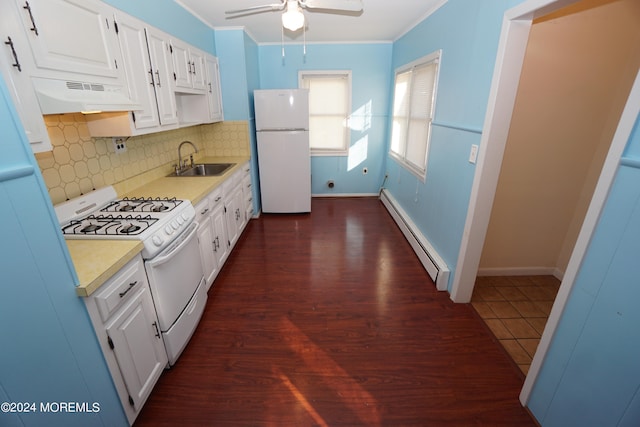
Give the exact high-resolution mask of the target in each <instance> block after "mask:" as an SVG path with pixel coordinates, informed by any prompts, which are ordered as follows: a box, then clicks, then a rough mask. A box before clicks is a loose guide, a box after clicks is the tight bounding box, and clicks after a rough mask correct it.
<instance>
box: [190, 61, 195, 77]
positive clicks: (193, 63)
mask: <svg viewBox="0 0 640 427" xmlns="http://www.w3.org/2000/svg"><path fill="white" fill-rule="evenodd" d="M191 65H193V75H194V76H195V75H196V62H195V61H193V62H192V63H191Z"/></svg>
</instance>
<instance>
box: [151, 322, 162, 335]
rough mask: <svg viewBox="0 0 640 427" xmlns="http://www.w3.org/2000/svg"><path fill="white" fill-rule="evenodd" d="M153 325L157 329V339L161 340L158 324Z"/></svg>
mask: <svg viewBox="0 0 640 427" xmlns="http://www.w3.org/2000/svg"><path fill="white" fill-rule="evenodd" d="M152 325H153V326H154V327H155V328H156V333H155V335H156V337H157V338H160V330H159V329H158V322H153V323H152Z"/></svg>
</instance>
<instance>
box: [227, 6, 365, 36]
mask: <svg viewBox="0 0 640 427" xmlns="http://www.w3.org/2000/svg"><path fill="white" fill-rule="evenodd" d="M302 8H305V9H318V11H319V12H323V11H326V12H330V11H339V12H361V11H362V0H281V1H280V3H275V4H265V5H262V6H253V7H248V8H246V9H238V10H228V11H227V12H226V13H227V15H235V16H242V15H249V14H253V13H261V12H271V11H281V10H285V12H284V13H283V14H282V26H283V27H284V28H286V29H288V30H291V31H296V30H299V29H300V28H302V27H303V26H304V15H303V14H302Z"/></svg>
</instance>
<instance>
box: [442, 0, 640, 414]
mask: <svg viewBox="0 0 640 427" xmlns="http://www.w3.org/2000/svg"><path fill="white" fill-rule="evenodd" d="M578 1H579V0H525V1H524V2H523V3H522V4H520V5H518V6H515V7H513V8H512V9H509V10H507V11H506V12H505V14H504V17H503V22H502V31H501V35H500V42H499V45H498V54H497V58H496V65H495V68H494V74H493V80H492V82H491V91H490V93H489V100H488V105H487V113H486V116H485V122H484V126H483V129H484V131H483V133H482V137H481V140H480V150H479V153H478V154H479V155H478V163H477V166H476V171H475V176H474V180H473V185H472V189H471V197H470V200H469V207H468V209H467V218H466V222H465V226H464V233H463V237H462V242H461V246H460V251H459V253H458V263H457V266H456V270H455V274H454V280H453V283H452V288H451V299H452V300H453V301H454V302H459V303H466V302H469V301H470V300H471V295H472V293H473V288H474V284H475V279H476V275H477V273H478V267H479V264H480V256H481V254H482V248H483V245H484V239H485V236H486V232H487V228H488V226H489V219H490V217H491V209H492V206H493V200H494V197H495V192H496V187H497V184H498V177H499V174H500V168H501V165H502V159H503V156H504V150H505V146H506V143H507V137H508V134H509V127H510V124H511V117H512V114H513V108H514V105H515V99H516V95H517V92H518V86H519V81H520V74H521V72H522V64H523V62H524V56H525V52H526V47H527V42H528V39H529V31H530V29H531V25H532V22H533V20H534V19H535V18H537V17H539V16H544V15H546V14H548V13H550V12H553V11H555V10H557V9H560V8H562V7H565V6H568V5H570V4H573V3H577V2H578ZM638 114H640V72H639V73H638V75H637V76H636V80H635V82H634V85H633V87H632V89H631V92H630V94H629V98H628V99H627V103H626V105H625V108H624V111H623V113H622V116H621V118H620V121H619V123H618V127H617V130H616V132H615V134H614V137H613V140H612V142H611V147H610V148H609V152H608V154H607V157H606V159H605V163H604V166H603V168H602V172H601V175H600V178H599V180H598V183H597V185H596V188H595V191H594V194H593V198H592V200H591V203H590V205H589V209H588V211H587V214H586V216H585V219H584V222H583V225H582V228H581V230H580V234H579V236H578V239H577V241H576V245H575V247H574V250H573V252H572V255H571V258H570V260H569V263H568V265H567V269H566V272H565V274H564V277H563V280H562V283H561V285H560V289H559V291H558V295H557V297H556V300H555V303H554V305H553V308H552V310H551V313H550V315H549V320H548V321H547V326H546V327H545V330H544V333H543V334H542V338H541V340H540V344H539V345H538V350H537V352H536V354H535V356H534V358H533V361H532V363H531V367H530V368H529V373H528V375H527V378H526V379H525V382H524V386H523V388H522V391H521V393H520V401H521V403H522V404H523V405H526V404H527V402H528V400H529V396H530V394H531V390H532V389H533V385H534V383H535V380H536V378H537V376H538V374H539V372H540V368H541V366H542V361H543V360H544V356H545V354H546V352H547V350H548V349H549V346H550V344H551V340H552V338H553V335H554V332H555V330H556V328H557V326H558V322H559V320H560V316H561V315H562V311H563V310H564V307H565V305H566V302H567V300H568V297H569V293H570V291H571V288H572V287H573V284H574V282H575V279H576V276H577V273H578V271H579V268H580V265H581V263H582V260H583V258H584V255H585V253H586V250H587V246H588V244H589V241H590V240H591V236H592V235H593V232H594V230H595V227H596V224H597V221H598V218H599V217H600V213H601V212H602V208H603V206H604V202H605V200H606V197H607V195H608V193H609V190H610V188H611V185H612V183H613V179H614V176H615V173H616V171H617V169H618V164H619V161H620V158H621V156H622V153H623V151H624V147H625V146H626V144H627V142H628V140H629V137H630V135H631V132H632V130H633V126H634V124H635V121H636V119H637V117H638Z"/></svg>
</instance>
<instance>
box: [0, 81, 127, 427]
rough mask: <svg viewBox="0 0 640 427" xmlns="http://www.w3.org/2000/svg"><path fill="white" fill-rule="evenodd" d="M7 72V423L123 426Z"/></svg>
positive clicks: (2, 380)
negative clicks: (62, 409)
mask: <svg viewBox="0 0 640 427" xmlns="http://www.w3.org/2000/svg"><path fill="white" fill-rule="evenodd" d="M10 99H11V98H10V96H9V94H8V92H7V89H6V86H5V83H4V81H3V80H2V79H0V129H2V157H0V198H1V199H2V203H0V222H1V223H2V224H3V226H2V229H1V231H0V244H1V246H0V272H2V283H1V287H2V297H1V298H0V337H1V338H0V339H1V340H2V345H1V349H0V402H22V403H24V402H34V403H35V404H36V409H38V411H36V412H35V413H25V414H17V413H4V412H0V425H2V426H43V425H48V426H87V425H105V426H123V425H127V420H126V418H125V415H124V412H123V410H122V407H121V405H120V401H119V399H118V397H117V395H116V392H115V388H114V387H113V383H112V381H111V377H110V375H109V372H108V370H107V366H106V364H105V362H104V359H103V357H102V352H101V350H100V347H99V346H98V342H97V340H96V336H95V333H94V331H93V328H92V327H91V323H90V320H89V317H88V315H87V312H86V309H85V307H84V304H83V302H82V300H81V299H80V298H79V297H77V296H76V294H75V285H76V282H77V279H76V277H75V273H74V270H73V267H72V264H71V260H70V258H69V255H68V252H67V249H66V245H65V243H64V240H63V239H62V235H61V233H60V231H59V227H58V221H57V219H56V217H55V214H54V212H53V207H52V205H51V201H50V199H49V196H48V194H47V191H46V186H45V185H44V182H43V180H42V176H41V175H40V169H39V168H38V165H37V163H36V161H35V158H34V156H33V154H32V153H31V148H30V147H29V144H28V142H27V140H26V136H25V134H24V130H23V128H22V125H21V124H20V122H19V120H18V118H17V114H16V112H15V110H14V108H13V104H12V103H11V101H10ZM56 402H80V403H81V402H88V403H89V405H92V404H93V403H94V402H95V403H98V404H99V405H100V410H99V412H96V413H42V412H40V411H39V405H40V403H44V404H46V403H56Z"/></svg>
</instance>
